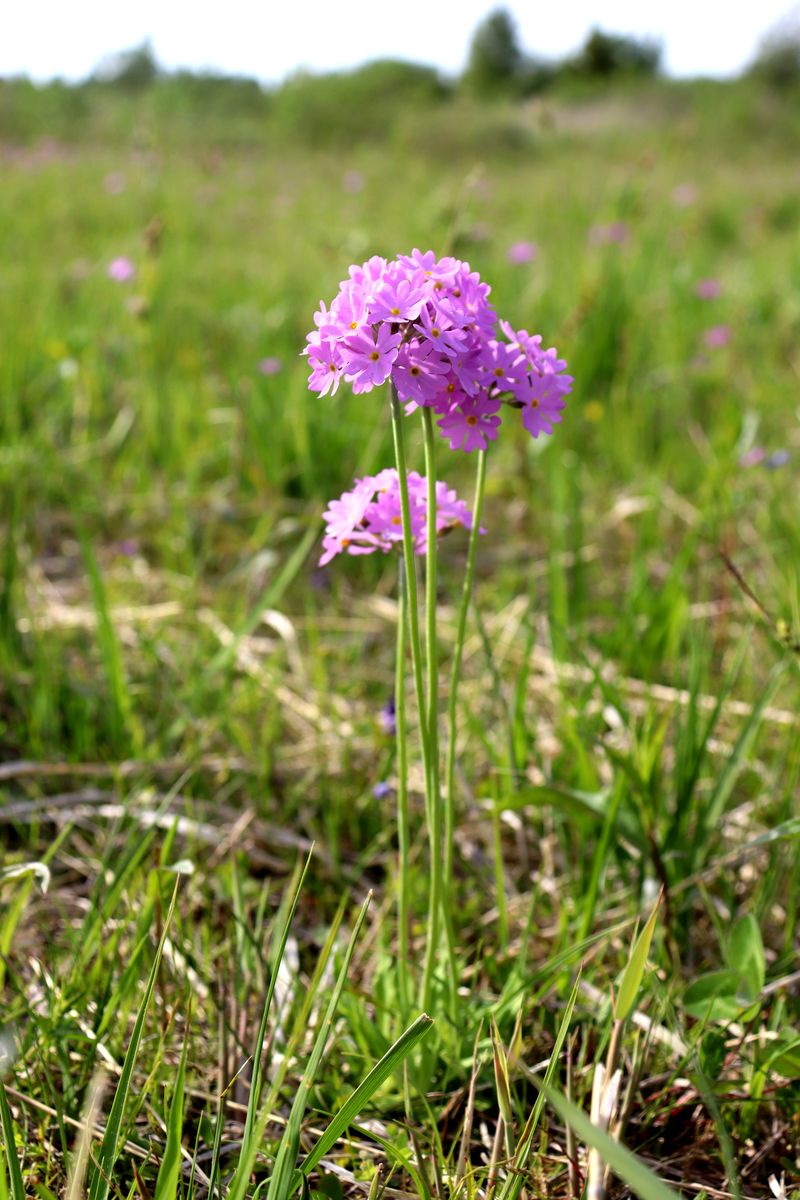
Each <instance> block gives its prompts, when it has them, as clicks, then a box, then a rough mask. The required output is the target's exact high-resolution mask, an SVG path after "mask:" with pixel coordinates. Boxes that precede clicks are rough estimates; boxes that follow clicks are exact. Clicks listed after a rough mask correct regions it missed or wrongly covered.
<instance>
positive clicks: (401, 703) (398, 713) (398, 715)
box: [394, 562, 411, 1025]
mask: <svg viewBox="0 0 800 1200" xmlns="http://www.w3.org/2000/svg"><path fill="white" fill-rule="evenodd" d="M405 689H406V585H405V579H404V571H403V564H402V562H400V563H399V564H398V570H397V660H396V664H395V683H394V715H395V733H396V738H397V856H398V890H397V926H398V931H397V943H398V944H397V994H398V997H399V1000H400V1017H401V1021H402V1022H403V1025H405V1022H406V1020H407V1018H408V1013H409V1005H410V1001H411V994H410V986H409V954H408V921H409V863H408V856H409V848H410V835H409V816H408V747H407V744H406V690H405Z"/></svg>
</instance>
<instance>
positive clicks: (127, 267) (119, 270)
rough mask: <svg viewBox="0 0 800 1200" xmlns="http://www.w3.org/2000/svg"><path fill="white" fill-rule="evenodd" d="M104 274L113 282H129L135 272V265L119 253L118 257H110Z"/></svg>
mask: <svg viewBox="0 0 800 1200" xmlns="http://www.w3.org/2000/svg"><path fill="white" fill-rule="evenodd" d="M106 274H107V275H108V278H109V279H113V280H114V282H115V283H129V282H130V281H131V279H133V277H134V275H135V274H136V267H135V266H134V265H133V263H132V262H131V260H130V259H129V258H125V256H124V255H121V256H120V257H119V258H112V260H111V262H110V263H109V264H108V268H107V271H106Z"/></svg>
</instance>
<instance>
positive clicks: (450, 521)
mask: <svg viewBox="0 0 800 1200" xmlns="http://www.w3.org/2000/svg"><path fill="white" fill-rule="evenodd" d="M408 494H409V508H410V513H411V535H412V538H413V541H414V550H415V551H416V553H417V554H424V553H425V548H426V539H427V519H428V481H427V479H425V478H424V476H422V475H418V474H417V472H416V471H411V472H409V475H408ZM323 516H324V518H325V520H326V522H327V524H326V526H325V536H324V537H323V539H322V550H323V552H322V557H321V558H320V560H319V565H320V566H321V567H324V566H325V565H326V564H327V563H329V562H330V561H331V559H333V558H335V557H336V555H337V554H342V553H343V552H345V551H346V552H347V553H348V554H374V553H375V552H376V551H377V550H380V551H382V552H383V553H384V554H386V553H388V552H389V551H390V550H391V549H392V548H393V547H395V546H400V544H401V543H402V540H403V516H402V507H401V501H400V485H399V480H398V475H397V471H395V470H394V469H387V470H384V471H380V472H379V473H378V474H377V475H367V476H365V477H364V478H363V479H357V480H356V481H355V486H354V487H353V489H352V490H351V491H349V492H344V493H343V494H342V495H341V496H340V497H339V499H338V500H332V501H331V502H330V504H329V506H328V508H327V509H326V510H325V513H324V514H323ZM457 526H463V527H464V528H465V529H471V528H472V514H471V512H470V510H469V508H468V507H467V505H466V504H465V503H464V501H463V500H460V499H459V498H458V496H457V495H456V493H455V492H454V491H453V490H452V489H451V488H449V487H448V486H447V484H446V483H443V482H441V481H437V483H436V532H437V534H443V533H446V532H448V531H449V530H450V529H454V528H456V527H457ZM482 532H483V530H481V533H482Z"/></svg>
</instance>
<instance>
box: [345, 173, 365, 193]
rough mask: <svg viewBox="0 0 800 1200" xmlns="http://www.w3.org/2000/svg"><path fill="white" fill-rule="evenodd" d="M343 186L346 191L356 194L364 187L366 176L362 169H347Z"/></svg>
mask: <svg viewBox="0 0 800 1200" xmlns="http://www.w3.org/2000/svg"><path fill="white" fill-rule="evenodd" d="M342 187H343V189H344V190H345V191H346V192H350V194H351V195H355V193H356V192H360V191H361V189H362V188H363V187H364V176H363V175H362V174H361V172H360V171H345V173H344V176H343V178H342Z"/></svg>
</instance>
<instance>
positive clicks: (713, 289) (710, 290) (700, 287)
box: [694, 279, 722, 300]
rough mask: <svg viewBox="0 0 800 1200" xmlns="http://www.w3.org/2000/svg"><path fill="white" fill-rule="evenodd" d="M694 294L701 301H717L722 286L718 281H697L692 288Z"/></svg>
mask: <svg viewBox="0 0 800 1200" xmlns="http://www.w3.org/2000/svg"><path fill="white" fill-rule="evenodd" d="M694 294H695V296H699V297H700V299H701V300H719V298H720V296H721V295H722V284H721V283H720V282H719V280H718V279H698V281H697V283H696V284H695V286H694Z"/></svg>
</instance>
